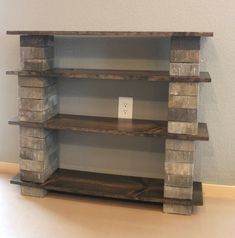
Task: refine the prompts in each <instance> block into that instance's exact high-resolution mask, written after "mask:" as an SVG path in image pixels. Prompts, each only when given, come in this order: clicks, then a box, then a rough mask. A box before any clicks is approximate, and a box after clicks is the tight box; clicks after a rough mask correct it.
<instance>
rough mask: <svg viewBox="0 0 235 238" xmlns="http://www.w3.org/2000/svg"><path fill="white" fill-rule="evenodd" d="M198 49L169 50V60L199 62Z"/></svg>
mask: <svg viewBox="0 0 235 238" xmlns="http://www.w3.org/2000/svg"><path fill="white" fill-rule="evenodd" d="M199 61H200V51H199V50H171V51H170V62H171V63H177V62H178V63H199Z"/></svg>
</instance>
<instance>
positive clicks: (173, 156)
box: [165, 150, 194, 163]
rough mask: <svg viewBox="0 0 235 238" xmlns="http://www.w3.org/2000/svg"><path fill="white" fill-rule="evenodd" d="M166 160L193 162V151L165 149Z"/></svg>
mask: <svg viewBox="0 0 235 238" xmlns="http://www.w3.org/2000/svg"><path fill="white" fill-rule="evenodd" d="M165 157H166V158H165V161H166V162H175V163H193V161H194V158H193V151H180V150H166V156H165Z"/></svg>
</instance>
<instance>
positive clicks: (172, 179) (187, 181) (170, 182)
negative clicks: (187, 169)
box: [164, 174, 193, 188]
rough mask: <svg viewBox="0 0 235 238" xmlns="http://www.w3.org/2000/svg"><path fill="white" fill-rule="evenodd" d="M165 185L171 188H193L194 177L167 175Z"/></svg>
mask: <svg viewBox="0 0 235 238" xmlns="http://www.w3.org/2000/svg"><path fill="white" fill-rule="evenodd" d="M164 185H166V186H171V187H181V188H182V187H183V188H187V187H192V186H193V176H183V175H177V174H166V175H165V179H164Z"/></svg>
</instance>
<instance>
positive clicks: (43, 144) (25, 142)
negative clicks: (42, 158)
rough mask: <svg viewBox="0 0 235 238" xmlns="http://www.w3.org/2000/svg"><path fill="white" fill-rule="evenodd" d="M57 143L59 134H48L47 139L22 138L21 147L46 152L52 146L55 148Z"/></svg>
mask: <svg viewBox="0 0 235 238" xmlns="http://www.w3.org/2000/svg"><path fill="white" fill-rule="evenodd" d="M56 142H57V133H56V132H53V133H50V134H48V135H47V136H46V137H45V138H43V139H41V138H37V137H28V136H20V146H21V147H25V148H31V149H35V150H46V149H47V148H49V147H50V146H55V144H56Z"/></svg>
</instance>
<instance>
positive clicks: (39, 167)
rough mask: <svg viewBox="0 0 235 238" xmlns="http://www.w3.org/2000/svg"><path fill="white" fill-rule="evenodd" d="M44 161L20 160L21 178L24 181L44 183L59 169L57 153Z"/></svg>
mask: <svg viewBox="0 0 235 238" xmlns="http://www.w3.org/2000/svg"><path fill="white" fill-rule="evenodd" d="M48 157H49V159H45V160H44V161H41V162H39V161H33V160H25V159H20V169H21V170H20V176H21V180H23V181H30V182H35V183H44V182H45V181H46V180H47V179H48V178H49V177H50V176H51V174H53V173H54V172H55V170H56V169H58V167H59V160H58V155H57V152H56V151H55V152H54V153H53V154H51V155H49V156H48Z"/></svg>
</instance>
